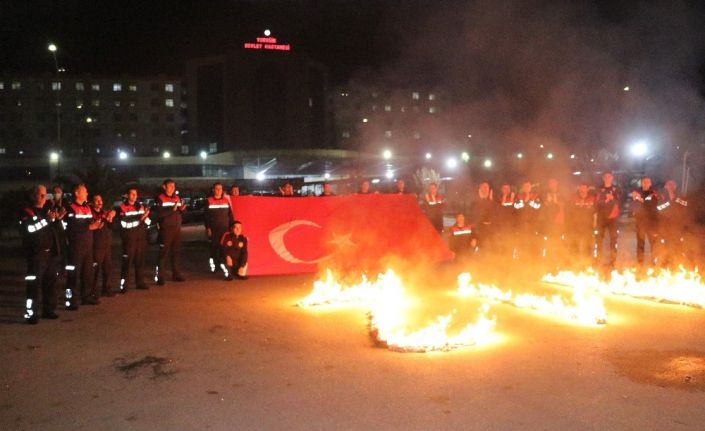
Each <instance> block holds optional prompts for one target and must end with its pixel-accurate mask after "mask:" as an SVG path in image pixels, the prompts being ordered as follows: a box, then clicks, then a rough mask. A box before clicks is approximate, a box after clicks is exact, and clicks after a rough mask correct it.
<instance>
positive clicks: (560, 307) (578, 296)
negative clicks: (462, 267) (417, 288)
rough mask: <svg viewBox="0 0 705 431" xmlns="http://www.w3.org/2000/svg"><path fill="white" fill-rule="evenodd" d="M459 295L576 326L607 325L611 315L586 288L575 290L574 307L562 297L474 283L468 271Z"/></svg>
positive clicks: (462, 279)
mask: <svg viewBox="0 0 705 431" xmlns="http://www.w3.org/2000/svg"><path fill="white" fill-rule="evenodd" d="M458 294H459V295H461V296H466V297H467V296H474V297H481V298H487V299H491V300H493V301H498V302H503V303H505V304H510V305H513V306H515V307H518V308H522V309H531V310H534V311H536V312H538V313H541V314H545V315H550V316H554V317H558V318H560V319H563V320H567V321H570V322H575V323H581V324H586V325H594V324H604V323H607V312H606V311H605V305H604V302H603V300H602V298H600V297H599V296H597V295H592V294H590V293H589V291H588V289H585V288H576V289H575V290H574V292H573V298H572V299H573V303H572V304H571V303H570V302H569V301H568V300H565V299H564V298H562V297H561V296H559V295H553V296H551V297H550V298H549V297H546V296H538V295H532V294H529V293H523V294H519V295H515V294H513V293H512V291H511V290H507V291H503V290H501V289H500V288H498V287H496V286H494V285H488V284H483V283H472V276H471V275H470V274H469V273H467V272H465V273H462V274H460V275H459V276H458Z"/></svg>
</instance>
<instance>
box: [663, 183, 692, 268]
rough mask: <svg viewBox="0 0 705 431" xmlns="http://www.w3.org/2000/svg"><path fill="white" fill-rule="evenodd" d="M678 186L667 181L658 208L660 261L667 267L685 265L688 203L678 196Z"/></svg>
mask: <svg viewBox="0 0 705 431" xmlns="http://www.w3.org/2000/svg"><path fill="white" fill-rule="evenodd" d="M677 188H678V185H677V184H676V182H675V181H674V180H667V181H666V184H665V185H664V187H663V192H662V193H661V196H660V199H659V205H658V206H657V207H656V208H657V209H658V212H659V236H660V241H661V246H660V247H659V248H660V249H661V250H660V252H659V254H660V260H661V264H662V265H665V266H669V265H670V266H672V265H674V264H676V263H685V262H684V260H685V259H687V256H686V252H685V251H686V250H685V235H686V230H687V227H688V216H689V214H688V201H687V200H685V199H684V198H683V197H681V196H678V194H677Z"/></svg>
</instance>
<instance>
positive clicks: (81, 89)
mask: <svg viewBox="0 0 705 431" xmlns="http://www.w3.org/2000/svg"><path fill="white" fill-rule="evenodd" d="M83 90H85V87H84V86H83V82H77V83H76V91H83Z"/></svg>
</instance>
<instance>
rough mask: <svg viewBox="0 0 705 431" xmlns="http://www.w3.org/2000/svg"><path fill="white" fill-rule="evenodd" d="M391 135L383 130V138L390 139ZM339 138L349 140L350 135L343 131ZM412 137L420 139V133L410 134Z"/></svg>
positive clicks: (389, 131) (348, 132) (390, 132)
mask: <svg viewBox="0 0 705 431" xmlns="http://www.w3.org/2000/svg"><path fill="white" fill-rule="evenodd" d="M392 135H393V133H392V131H391V130H385V131H384V137H385V138H391V137H392ZM340 136H341V137H342V138H343V139H350V136H351V133H350V131H349V130H343V131H342V133H341V134H340ZM412 136H413V138H414V139H421V133H420V132H414V133H413V134H412Z"/></svg>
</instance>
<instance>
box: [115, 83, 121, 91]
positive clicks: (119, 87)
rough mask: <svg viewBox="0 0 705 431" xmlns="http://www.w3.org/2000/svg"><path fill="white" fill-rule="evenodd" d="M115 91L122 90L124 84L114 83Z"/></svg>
mask: <svg viewBox="0 0 705 431" xmlns="http://www.w3.org/2000/svg"><path fill="white" fill-rule="evenodd" d="M113 91H122V84H120V83H119V82H115V83H113Z"/></svg>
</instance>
